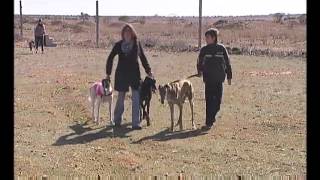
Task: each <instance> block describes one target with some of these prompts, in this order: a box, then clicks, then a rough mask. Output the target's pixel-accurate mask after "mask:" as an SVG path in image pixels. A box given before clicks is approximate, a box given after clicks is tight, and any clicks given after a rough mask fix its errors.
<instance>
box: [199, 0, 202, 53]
mask: <svg viewBox="0 0 320 180" xmlns="http://www.w3.org/2000/svg"><path fill="white" fill-rule="evenodd" d="M201 22H202V0H199V39H198V48H199V49H200V48H201V34H202V32H201V27H202V25H201V24H202V23H201Z"/></svg>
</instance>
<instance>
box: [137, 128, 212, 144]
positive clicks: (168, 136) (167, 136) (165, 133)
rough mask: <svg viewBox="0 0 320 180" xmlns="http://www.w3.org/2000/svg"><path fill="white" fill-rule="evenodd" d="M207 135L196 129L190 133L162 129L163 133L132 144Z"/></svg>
mask: <svg viewBox="0 0 320 180" xmlns="http://www.w3.org/2000/svg"><path fill="white" fill-rule="evenodd" d="M205 134H207V132H206V131H203V130H201V129H196V130H192V131H175V132H171V131H170V130H169V128H167V129H164V130H163V131H160V132H159V133H157V134H154V135H152V136H147V137H144V138H141V139H139V140H138V141H134V142H132V143H133V144H137V143H141V142H143V141H146V140H154V141H168V140H172V139H186V138H191V137H196V136H201V135H205Z"/></svg>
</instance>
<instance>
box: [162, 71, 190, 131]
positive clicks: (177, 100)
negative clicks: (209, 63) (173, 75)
mask: <svg viewBox="0 0 320 180" xmlns="http://www.w3.org/2000/svg"><path fill="white" fill-rule="evenodd" d="M190 77H194V75H193V76H190ZM188 78H189V77H188ZM159 93H160V97H161V103H162V104H164V100H165V99H166V100H167V101H168V104H169V107H170V112H171V131H173V124H174V104H176V105H178V106H179V110H180V114H179V120H178V122H177V124H176V126H177V125H178V124H179V126H180V130H182V129H183V126H182V109H183V103H184V102H185V99H186V98H188V100H189V104H190V108H191V123H192V129H196V126H195V123H194V119H193V104H194V103H193V99H194V90H193V87H192V83H191V82H190V81H189V80H186V79H184V80H177V81H173V82H171V83H167V84H165V85H159Z"/></svg>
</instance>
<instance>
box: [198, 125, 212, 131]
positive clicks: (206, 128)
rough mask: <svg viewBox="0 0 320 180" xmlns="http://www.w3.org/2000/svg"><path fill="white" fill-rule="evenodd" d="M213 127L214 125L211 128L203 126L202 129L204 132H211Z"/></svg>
mask: <svg viewBox="0 0 320 180" xmlns="http://www.w3.org/2000/svg"><path fill="white" fill-rule="evenodd" d="M212 127H213V125H211V126H208V125H205V126H202V127H201V130H203V131H209V130H210V129H211V128H212Z"/></svg>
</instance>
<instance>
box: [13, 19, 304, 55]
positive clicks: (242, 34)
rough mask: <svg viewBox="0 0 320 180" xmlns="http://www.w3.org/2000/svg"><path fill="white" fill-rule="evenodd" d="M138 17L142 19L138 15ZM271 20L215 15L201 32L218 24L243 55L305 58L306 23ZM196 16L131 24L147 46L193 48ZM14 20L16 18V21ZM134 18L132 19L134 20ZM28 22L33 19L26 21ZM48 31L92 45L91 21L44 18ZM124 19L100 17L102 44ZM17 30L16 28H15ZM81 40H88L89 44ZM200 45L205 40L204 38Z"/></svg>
mask: <svg viewBox="0 0 320 180" xmlns="http://www.w3.org/2000/svg"><path fill="white" fill-rule="evenodd" d="M140 19H141V18H140ZM270 19H271V20H263V21H262V20H259V21H258V20H240V18H239V19H237V18H230V19H229V20H226V22H224V23H222V24H221V23H220V24H216V25H215V23H216V22H217V21H218V20H219V19H217V18H206V19H204V28H203V33H202V34H204V32H205V30H206V29H207V28H209V27H218V28H219V30H220V40H221V42H222V43H224V44H225V45H226V46H229V47H231V48H233V47H236V48H239V49H241V52H242V54H250V55H270V56H302V57H306V25H305V24H304V23H302V24H300V23H296V24H293V23H290V22H289V21H288V22H285V23H282V24H281V23H275V22H273V21H272V17H271V18H270ZM195 20H196V18H193V19H190V18H189V19H188V18H185V19H183V18H182V20H181V19H172V18H164V19H163V20H162V21H159V20H156V18H155V17H154V18H152V17H151V18H145V23H144V24H143V23H139V18H138V19H137V20H136V21H137V22H138V23H133V25H134V27H135V28H136V29H137V32H138V35H139V37H140V40H141V41H142V42H143V43H144V45H145V46H147V48H150V49H154V50H166V51H186V50H189V51H190V50H194V49H195V48H196V47H197V42H198V40H197V38H198V26H197V23H195V22H194V21H195ZM16 21H17V20H16ZM133 21H135V20H133ZM28 22H32V21H31V20H29V21H28ZM45 23H46V24H48V26H47V29H48V33H49V34H50V35H51V36H53V37H54V38H55V39H56V40H57V41H58V42H59V44H60V46H78V47H88V46H89V47H94V46H95V38H96V36H95V22H94V21H93V20H89V21H85V22H82V21H81V20H64V21H63V22H60V20H46V22H45ZM33 25H34V24H32V23H31V24H30V23H26V24H25V35H26V37H28V38H30V39H31V38H32V37H33V34H32V29H33ZM122 26H123V22H118V21H111V20H109V19H108V18H105V17H104V18H102V19H101V24H100V39H101V41H100V43H101V47H104V48H105V47H110V46H112V45H113V44H114V42H115V41H116V39H119V38H120V29H121V27H122ZM15 30H16V31H18V29H17V27H16V29H15ZM84 42H90V43H88V44H86V43H84ZM202 42H203V44H204V43H205V41H204V39H203V41H202Z"/></svg>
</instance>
